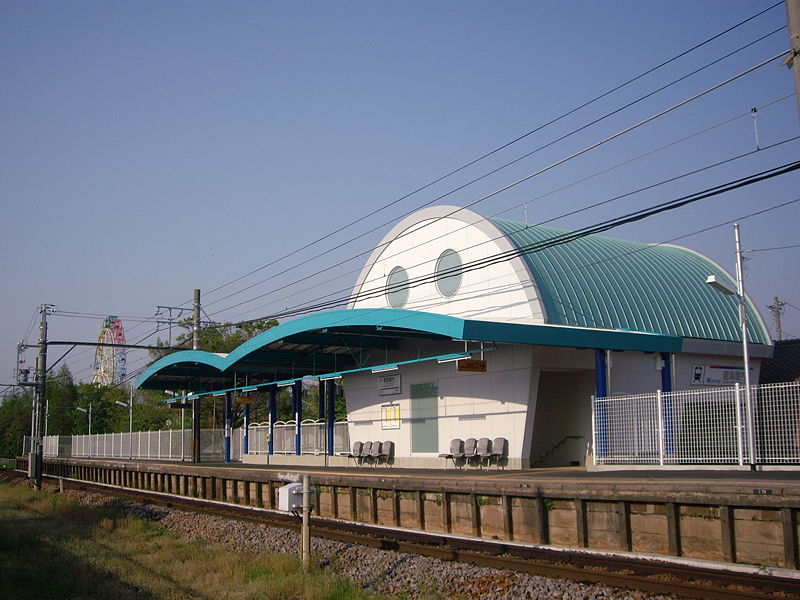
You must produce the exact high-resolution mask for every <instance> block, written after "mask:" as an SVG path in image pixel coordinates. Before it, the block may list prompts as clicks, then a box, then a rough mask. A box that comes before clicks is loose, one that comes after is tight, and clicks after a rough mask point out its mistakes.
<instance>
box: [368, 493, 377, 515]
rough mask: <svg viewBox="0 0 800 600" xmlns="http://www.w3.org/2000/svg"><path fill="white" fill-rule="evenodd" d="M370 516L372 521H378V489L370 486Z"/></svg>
mask: <svg viewBox="0 0 800 600" xmlns="http://www.w3.org/2000/svg"><path fill="white" fill-rule="evenodd" d="M369 518H370V520H371V521H372V523H374V524H377V522H378V490H377V489H375V488H370V490H369Z"/></svg>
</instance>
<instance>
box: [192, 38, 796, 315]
mask: <svg viewBox="0 0 800 600" xmlns="http://www.w3.org/2000/svg"><path fill="white" fill-rule="evenodd" d="M784 54H785V52H781V53H779V54H776V55H775V56H772V57H771V58H769V59H767V60H764V61H762V62H760V63H758V64H756V65H754V66H752V67H750V68H748V69H746V70H744V71H742V72H741V73H739V74H737V75H734V76H732V77H729V78H728V79H726V80H724V81H722V82H720V83H717V84H715V85H713V86H711V87H709V88H707V89H705V90H703V91H701V92H699V93H697V94H694V95H693V96H690V97H689V98H686V99H684V100H682V101H680V102H678V103H677V104H674V105H672V106H670V107H669V108H666V109H663V110H661V111H659V112H657V113H655V114H653V115H651V116H649V117H647V118H645V119H643V120H641V121H639V122H637V123H635V124H633V125H630V126H628V127H626V128H624V129H622V130H620V131H618V132H616V133H614V134H612V135H610V136H607V137H605V138H604V139H601V140H600V141H597V142H594V143H593V144H590V145H589V146H586V147H585V148H583V149H581V150H579V151H577V152H574V153H573V154H571V155H569V156H567V157H565V158H562V159H560V160H557V161H556V162H553V163H551V164H549V165H547V166H545V167H542V168H540V169H538V170H536V171H534V172H532V173H529V174H528V175H526V176H524V177H522V178H520V179H518V180H516V181H514V182H512V183H509V184H507V185H504V186H502V187H500V188H498V189H496V190H494V191H493V192H490V193H488V194H485V195H484V196H481V197H480V198H478V199H476V200H473V201H472V202H469V203H467V204H466V205H465V206H463V207H460V208H458V209H456V210H453V211H451V212H450V213H448V214H445V215H442V216H440V217H439V218H438V219H436V220H435V221H439V220H441V219H445V218H448V217H451V216H453V215H455V214H456V213H458V212H459V211H461V210H464V209H467V208H470V207H472V206H475V205H476V204H478V203H480V202H484V201H486V200H489V199H491V198H494V197H496V196H498V195H500V194H502V193H504V192H506V191H508V190H510V189H512V188H514V187H517V186H519V185H521V184H522V183H525V182H527V181H530V180H531V179H534V178H535V177H538V176H540V175H542V174H544V173H546V172H548V171H550V170H552V169H554V168H556V167H559V166H561V165H563V164H565V163H567V162H569V161H571V160H574V159H575V158H578V157H579V156H582V155H584V154H586V153H588V152H590V151H592V150H594V149H596V148H599V147H601V146H603V145H604V144H607V143H609V142H611V141H613V140H615V139H617V138H620V137H622V136H624V135H626V134H628V133H630V132H631V131H634V130H636V129H638V128H640V127H643V126H644V125H646V124H648V123H650V122H652V121H655V120H656V119H659V118H661V117H663V116H665V115H667V114H669V113H671V112H673V111H675V110H677V109H679V108H681V107H683V106H685V105H687V104H689V103H691V102H693V101H695V100H697V99H699V98H702V97H704V96H706V95H708V94H710V93H712V92H714V91H716V90H718V89H719V88H721V87H723V86H725V85H728V84H730V83H732V82H734V81H736V80H737V79H740V78H741V77H744V76H745V75H748V74H749V73H752V72H754V71H756V70H758V69H760V68H762V67H764V66H766V65H768V64H769V63H771V62H773V61H775V60H776V59H778V58H780V57H782V56H783V55H784ZM435 221H433V220H432V221H430V222H426V223H423V224H422V225H421V226H420V228H423V227H429V226H430V225H431V224H432V223H433V222H435ZM418 229H419V228H418ZM418 229H417V230H415V231H418ZM404 235H407V233H402V234H400V236H399V237H403V236H404ZM384 246H385V243H384ZM380 247H381V244H379V245H378V246H377V248H380ZM372 251H373V250H372V249H369V250H366V251H364V252H361V253H358V254H356V255H354V256H350V257H348V258H346V259H344V260H342V261H339V262H338V263H335V264H334V265H331V266H328V267H325V268H324V269H320V270H318V271H316V272H315V273H313V274H312V275H311V276H316V275H319V274H320V273H324V272H327V271H329V270H330V269H331V268H335V267H338V266H341V265H342V264H345V263H347V262H349V261H351V260H354V259H356V258H360V257H362V256H364V255H365V254H369V253H371V252H372ZM305 262H308V261H305ZM301 264H305V263H301ZM298 266H299V265H298ZM294 268H296V267H294ZM273 277H274V276H273ZM264 281H267V280H264ZM264 281H262V282H261V283H263V282H264ZM289 285H291V284H289ZM285 287H287V286H282V288H285ZM282 288H277V289H282ZM275 291H276V289H272V290H270V291H268V292H265V293H263V294H260V295H258V296H255V297H253V298H250V299H248V300H244V301H242V302H239V303H237V304H234V305H232V306H229V307H226V308H225V309H223V310H222V311H217V312H224V311H227V310H231V309H233V308H237V307H239V306H242V305H244V304H247V303H249V302H253V301H254V300H258V299H259V298H263V297H264V296H266V295H269V294H272V293H274V292H275ZM231 295H233V294H231ZM227 297H230V295H229V296H226V297H225V298H227ZM218 301H219V300H218ZM212 304H213V303H212ZM207 306H208V305H207Z"/></svg>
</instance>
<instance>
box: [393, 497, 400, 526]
mask: <svg viewBox="0 0 800 600" xmlns="http://www.w3.org/2000/svg"><path fill="white" fill-rule="evenodd" d="M392 520H393V521H394V526H395V527H400V492H399V491H397V490H395V491H394V497H393V498H392Z"/></svg>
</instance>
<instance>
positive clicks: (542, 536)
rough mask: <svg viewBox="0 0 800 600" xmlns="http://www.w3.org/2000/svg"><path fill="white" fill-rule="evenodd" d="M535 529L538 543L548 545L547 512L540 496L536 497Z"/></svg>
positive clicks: (548, 522) (548, 521)
mask: <svg viewBox="0 0 800 600" xmlns="http://www.w3.org/2000/svg"><path fill="white" fill-rule="evenodd" d="M535 506H536V509H535V510H536V527H537V529H538V533H539V543H540V544H544V545H547V544H549V543H550V527H549V525H550V518H549V515H548V512H547V504H546V503H545V501H544V498H542V497H541V496H537V497H536V505H535Z"/></svg>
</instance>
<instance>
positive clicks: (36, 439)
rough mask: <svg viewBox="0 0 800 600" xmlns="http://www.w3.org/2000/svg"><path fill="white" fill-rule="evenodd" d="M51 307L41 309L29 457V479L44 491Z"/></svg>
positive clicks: (42, 306) (45, 305) (34, 485)
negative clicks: (43, 476) (48, 333)
mask: <svg viewBox="0 0 800 600" xmlns="http://www.w3.org/2000/svg"><path fill="white" fill-rule="evenodd" d="M49 309H50V306H49V305H47V304H42V305H41V306H40V307H39V313H40V314H41V321H40V323H39V354H37V355H36V371H35V381H34V385H35V393H34V398H33V415H32V418H31V449H30V453H29V455H28V477H30V479H31V482H32V483H33V487H34V488H36V489H37V490H40V489H42V457H43V454H44V448H43V443H44V440H43V439H42V432H43V431H44V418H45V416H44V415H45V410H46V406H47V398H46V391H47V311H48V310H49Z"/></svg>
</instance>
